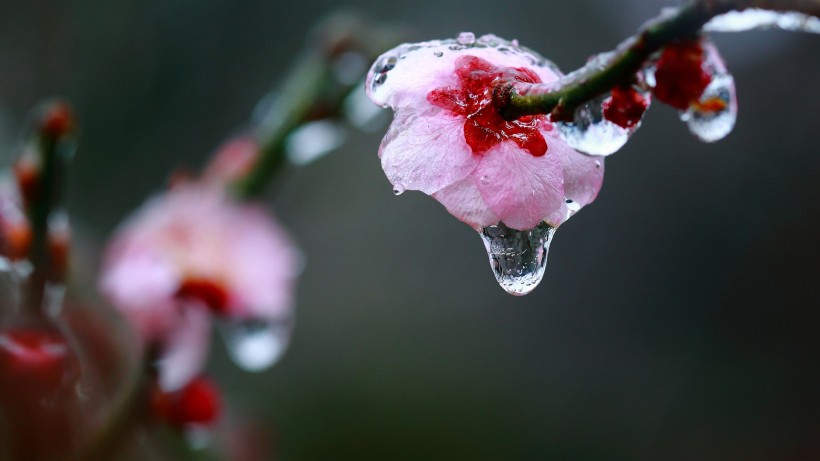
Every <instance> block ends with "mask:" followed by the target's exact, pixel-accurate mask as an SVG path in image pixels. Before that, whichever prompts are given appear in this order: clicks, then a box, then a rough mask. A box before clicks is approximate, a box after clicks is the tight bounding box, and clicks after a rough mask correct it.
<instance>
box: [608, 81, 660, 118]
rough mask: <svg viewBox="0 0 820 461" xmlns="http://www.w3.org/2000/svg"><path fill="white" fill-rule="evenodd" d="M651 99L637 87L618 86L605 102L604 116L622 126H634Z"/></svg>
mask: <svg viewBox="0 0 820 461" xmlns="http://www.w3.org/2000/svg"><path fill="white" fill-rule="evenodd" d="M648 106H649V101H648V100H647V98H646V97H644V96H643V95H642V94H640V93H638V92H637V91H636V90H635V88H633V87H632V86H631V85H629V86H616V87H615V88H613V89H612V94H611V95H610V96H609V98H607V99H606V100H604V102H603V116H604V118H605V119H607V120H609V121H610V122H612V123H614V124H616V125H618V126H619V127H621V128H632V127H633V126H635V125H637V124H638V122H640V121H641V117H643V114H644V112H646V108H647V107H648Z"/></svg>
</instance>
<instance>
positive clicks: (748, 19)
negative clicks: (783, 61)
mask: <svg viewBox="0 0 820 461" xmlns="http://www.w3.org/2000/svg"><path fill="white" fill-rule="evenodd" d="M769 28H778V29H783V30H789V31H795V32H810V33H814V34H820V19H818V18H816V17H814V16H809V15H807V14H802V13H797V12H793V11H789V12H778V11H769V10H762V9H759V8H748V9H745V10H743V11H730V12H728V13H725V14H721V15H719V16H715V17H714V18H712V19H711V20H709V22H707V23H706V24H705V25H704V26H703V29H704V30H705V31H707V32H743V31H746V30H754V29H769Z"/></svg>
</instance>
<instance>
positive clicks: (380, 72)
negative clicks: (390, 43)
mask: <svg viewBox="0 0 820 461" xmlns="http://www.w3.org/2000/svg"><path fill="white" fill-rule="evenodd" d="M398 61H399V60H398V58H396V57H395V56H383V57H382V59H380V60H379V61H378V62H377V63H376V70H375V72H374V75H373V83H371V87H373V88H375V87H376V86H379V85H381V84H383V83H384V82H386V81H387V73H388V72H390V71H391V70H393V68H395V67H396V63H397V62H398Z"/></svg>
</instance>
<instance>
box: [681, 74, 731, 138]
mask: <svg viewBox="0 0 820 461" xmlns="http://www.w3.org/2000/svg"><path fill="white" fill-rule="evenodd" d="M681 119H682V120H683V121H685V122H686V125H687V126H688V127H689V131H690V132H691V133H692V134H693V135H695V136H696V137H697V138H698V139H700V140H701V141H703V142H715V141H719V140H721V139H723V138H725V137H726V136H727V135H728V134H729V133H731V131H732V128H734V126H735V120H736V119H737V98H736V97H735V80H734V78H733V77H732V76H731V75H730V74H721V75H716V76H714V77H713V78H712V81H711V82H710V83H709V86H707V87H706V89H705V90H704V91H703V94H702V95H701V97H700V100H699V101H698V103H697V104H692V105H691V106H689V109H688V110H687V111H686V112H682V113H681Z"/></svg>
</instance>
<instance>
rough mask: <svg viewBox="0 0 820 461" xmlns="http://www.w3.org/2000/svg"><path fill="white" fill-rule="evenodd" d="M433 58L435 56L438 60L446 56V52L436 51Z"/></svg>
mask: <svg viewBox="0 0 820 461" xmlns="http://www.w3.org/2000/svg"><path fill="white" fill-rule="evenodd" d="M433 56H435V57H437V58H440V57H442V56H444V52H443V51H434V52H433Z"/></svg>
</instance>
